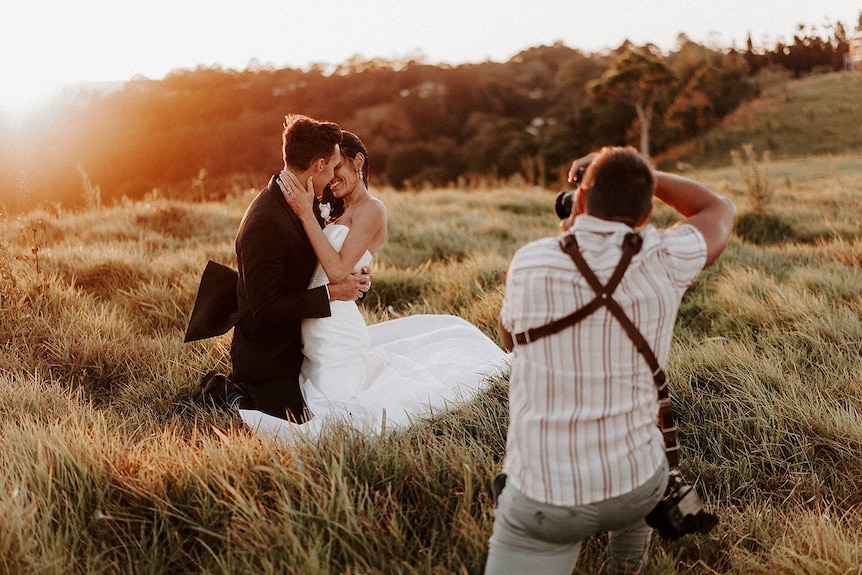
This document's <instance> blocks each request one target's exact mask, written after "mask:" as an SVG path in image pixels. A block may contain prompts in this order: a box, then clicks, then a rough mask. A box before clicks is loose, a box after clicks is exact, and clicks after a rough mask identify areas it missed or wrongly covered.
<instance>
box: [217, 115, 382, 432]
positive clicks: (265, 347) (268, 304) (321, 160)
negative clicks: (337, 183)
mask: <svg viewBox="0 0 862 575" xmlns="http://www.w3.org/2000/svg"><path fill="white" fill-rule="evenodd" d="M341 138H342V135H341V128H339V127H338V125H336V124H333V123H330V122H320V121H317V120H314V119H312V118H309V117H307V116H301V115H291V116H287V117H286V118H285V123H284V133H283V134H282V141H283V156H284V171H283V172H282V173H281V174H279V175H278V176H273V177H272V178H271V179H270V181H269V185H268V186H267V187H266V188H264V189H263V190H262V191H261V193H260V194H259V195H258V196H257V198H255V200H254V201H253V202H252V203H251V205H250V206H249V207H248V210H247V211H246V213H245V215H244V216H243V218H242V221H241V222H240V224H239V230H238V231H237V234H236V258H237V266H238V271H239V280H238V284H237V299H238V304H239V314H240V320H239V322H238V323H237V324H236V326H235V328H234V333H233V341H232V343H231V360H232V363H233V374H232V376H231V379H232V380H233V381H234V382H235V383H236V384H237V385H239V386H240V387H241V388H244V390H245V391H246V392H247V394H248V395H249V397H250V399H251V401H252V402H253V403H254V408H255V409H258V410H260V411H262V412H264V413H267V414H269V415H274V416H276V417H281V418H285V419H289V420H293V421H298V422H302V421H305V419H306V417H305V401H304V400H303V397H302V393H301V391H300V388H299V371H300V368H301V367H302V360H303V356H302V340H301V326H302V319H303V318H311V317H327V316H329V315H330V310H329V302H330V300H353V299H357V298H358V297H359V296H361V295H362V294H363V292H364V291H366V290H367V289H368V286H370V282H369V277H368V274H367V273H362V274H358V273H354V274H352V275H351V276H348V277H347V278H346V279H345V280H343V281H342V282H339V283H333V284H329V285H328V286H321V287H318V288H315V289H311V290H309V289H307V288H308V284H309V281H310V279H311V276H312V274H313V273H314V269H315V267H316V265H317V257H316V256H315V254H314V251H313V250H312V247H311V243H310V242H309V240H308V237H307V236H306V234H305V232H304V231H303V229H302V224H301V223H300V220H299V218H298V217H297V216H296V215H295V214H294V212H293V210H291V209H290V207H289V206H288V204H287V200H286V199H285V194H291V193H293V190H292V188H291V187H290V184H289V182H290V180H289V178H288V177H287V173H285V172H288V171H289V172H291V173H293V175H295V176H296V177H297V178H298V179H299V181H300V182H303V183H305V182H307V181H308V180H309V178H310V179H311V180H312V182H313V183H314V189H315V190H323V189H324V188H325V187H326V185H327V184H329V182H330V180H332V179H333V177H334V170H335V167H336V165H337V164H338V162H339V161H340V159H341V153H340V149H339V144H340V143H341ZM321 225H322V224H321ZM363 272H367V270H363Z"/></svg>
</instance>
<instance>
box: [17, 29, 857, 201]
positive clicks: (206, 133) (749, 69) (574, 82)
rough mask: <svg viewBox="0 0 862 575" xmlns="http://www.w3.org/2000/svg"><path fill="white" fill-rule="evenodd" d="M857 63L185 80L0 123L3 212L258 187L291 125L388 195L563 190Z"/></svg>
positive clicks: (348, 65)
mask: <svg viewBox="0 0 862 575" xmlns="http://www.w3.org/2000/svg"><path fill="white" fill-rule="evenodd" d="M815 40H816V41H815ZM846 52H847V38H846V35H845V34H844V32H843V27H842V26H841V25H840V24H838V25H836V26H835V27H833V29H832V34H831V35H830V36H829V37H828V38H826V39H822V38H819V37H815V36H811V35H800V36H798V37H797V38H796V41H795V43H794V44H793V45H792V46H790V47H789V48H788V47H787V46H782V45H779V46H776V47H775V49H774V50H771V51H764V52H756V51H755V50H754V49H753V47H752V46H751V44H750V43H749V46H748V49H747V50H746V51H736V50H717V49H714V48H710V47H705V46H703V45H700V44H697V43H695V42H692V41H690V40H688V39H687V38H686V37H685V36H680V39H679V42H678V46H677V49H675V50H674V51H672V52H670V53H666V54H665V53H661V52H660V51H659V50H658V49H656V48H655V47H654V46H651V45H647V46H640V47H639V46H634V45H631V44H629V43H626V44H623V45H622V46H620V47H619V48H618V49H616V50H614V51H612V52H610V53H605V54H587V53H584V52H582V51H579V50H576V49H572V48H569V47H567V46H565V45H563V44H560V43H558V44H554V45H553V46H540V47H535V48H531V49H528V50H525V51H523V52H521V53H520V54H518V55H517V56H515V57H514V58H512V59H511V60H510V61H508V62H505V63H495V62H484V63H476V64H464V65H460V66H433V65H428V64H425V63H422V62H419V61H407V62H392V61H380V60H372V61H359V60H352V61H348V62H345V63H343V64H341V65H339V66H337V67H335V68H334V69H324V68H323V67H313V68H311V69H309V70H298V69H291V68H286V69H273V68H271V67H249V68H247V69H246V70H243V71H235V70H225V69H221V68H197V69H194V70H181V71H176V72H174V73H172V74H170V75H168V76H167V77H166V78H164V79H162V80H149V79H144V78H141V79H134V80H132V81H130V82H127V83H126V84H124V86H123V87H122V89H120V90H117V91H113V92H110V93H100V92H93V93H90V94H82V95H78V98H77V99H76V101H74V102H71V101H70V102H66V103H58V104H56V105H55V106H54V107H52V108H51V109H49V110H47V111H46V112H45V113H44V114H43V115H42V116H41V117H40V118H39V119H38V121H37V120H34V121H33V122H31V123H30V124H28V125H26V126H25V127H24V129H22V130H20V131H18V132H17V133H16V132H15V131H13V130H12V129H11V128H10V127H8V126H6V127H5V128H4V127H3V125H2V124H0V156H2V157H3V158H4V160H3V162H2V165H0V210H2V211H3V212H6V213H8V212H9V211H19V210H23V209H31V208H32V207H34V206H35V205H39V204H45V203H47V204H49V205H51V204H54V205H56V204H60V205H63V206H67V207H74V206H78V205H81V204H82V203H87V204H99V203H113V202H115V201H118V200H119V199H121V198H124V197H126V198H132V199H138V198H142V197H144V196H145V195H147V194H150V193H154V191H156V192H157V193H160V194H162V195H168V196H173V197H184V198H188V199H203V198H217V197H220V196H222V195H224V194H226V193H229V192H230V191H231V190H234V189H245V188H247V187H258V186H260V185H262V183H263V181H264V180H263V179H262V178H263V177H265V175H266V174H269V173H274V172H275V171H277V170H278V169H280V167H281V164H282V160H281V153H280V148H281V141H280V134H281V122H282V120H283V117H284V115H285V114H287V113H303V114H308V115H311V116H314V117H317V118H320V119H326V120H331V121H335V122H338V123H339V124H341V125H342V127H344V128H345V129H348V130H351V131H353V132H356V133H357V134H359V135H360V137H361V138H362V139H363V140H364V141H365V143H366V145H367V146H368V148H369V151H370V155H371V158H370V166H371V174H372V177H373V179H374V183H375V184H377V185H391V186H394V187H396V188H399V189H404V188H416V187H420V186H422V185H424V184H425V183H430V184H433V185H445V184H448V183H452V182H459V183H460V184H461V185H466V186H469V185H471V184H474V183H476V182H480V181H487V180H488V179H491V180H495V181H496V180H499V179H508V178H513V177H517V178H520V179H521V180H522V181H523V182H524V183H525V184H526V185H540V186H543V187H554V186H557V185H561V184H562V182H563V174H564V173H565V170H566V169H567V167H568V164H569V162H570V161H571V159H572V158H573V157H574V156H577V155H579V154H582V153H585V152H587V151H589V150H592V149H594V148H596V147H597V146H601V145H606V144H629V143H631V144H634V145H640V146H641V147H642V148H644V147H645V146H646V147H647V149H646V150H644V151H646V152H653V153H658V152H661V151H662V150H664V149H667V148H668V147H669V146H671V145H673V144H675V143H679V142H682V141H685V140H687V139H689V138H692V137H694V136H696V135H698V134H700V133H702V132H704V131H705V130H708V129H709V128H710V127H712V126H713V125H715V124H716V123H717V122H719V121H720V120H721V119H722V118H723V117H724V116H725V115H727V114H728V113H729V112H731V111H732V110H734V109H735V108H736V107H737V106H739V105H740V104H741V103H742V102H744V101H746V100H748V99H750V98H752V97H754V96H755V95H756V94H757V93H758V86H757V84H756V82H755V81H754V80H753V76H752V75H753V74H754V73H755V72H757V71H758V70H760V69H762V68H764V67H769V66H783V67H787V68H788V69H791V70H792V71H793V72H794V73H797V74H802V73H805V72H809V71H812V70H819V69H823V67H824V66H825V67H827V68H828V69H830V70H837V69H840V67H841V64H842V63H843V54H845V53H846Z"/></svg>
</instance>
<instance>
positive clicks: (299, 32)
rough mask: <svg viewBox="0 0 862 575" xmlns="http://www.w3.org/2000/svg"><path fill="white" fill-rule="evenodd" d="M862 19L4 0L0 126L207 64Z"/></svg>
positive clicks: (467, 50)
mask: <svg viewBox="0 0 862 575" xmlns="http://www.w3.org/2000/svg"><path fill="white" fill-rule="evenodd" d="M860 12H862V0H714V1H703V0H636V1H635V0H605V1H603V2H584V1H580V0H526V1H519V0H492V1H487V0H485V1H479V0H432V1H426V0H278V1H277V0H206V1H203V0H200V1H198V0H147V1H145V2H142V1H140V0H135V1H130V0H0V116H5V117H6V118H13V119H16V118H21V117H22V116H23V115H25V114H26V113H27V112H28V111H29V110H33V109H35V108H38V107H40V106H44V105H45V104H46V103H48V102H49V101H50V100H51V99H54V98H56V97H57V95H58V94H59V93H60V91H61V90H62V89H63V87H65V86H70V85H76V84H78V83H81V82H122V81H127V80H130V79H132V78H134V77H136V76H144V77H147V78H150V79H154V80H157V79H161V78H164V77H165V76H166V75H167V74H168V73H170V72H171V71H172V70H180V69H193V68H195V67H198V66H205V67H211V66H221V67H222V68H226V69H227V68H230V69H235V70H243V69H245V68H247V67H248V66H249V64H250V63H251V62H252V61H257V62H258V63H260V64H263V65H272V66H274V67H276V68H282V67H291V68H302V69H305V68H307V67H308V66H310V65H311V64H314V63H319V64H333V65H334V64H340V63H343V62H345V61H347V60H348V59H350V58H353V57H357V56H358V57H359V58H360V59H362V60H370V59H372V58H383V59H387V60H398V59H405V58H410V57H415V58H422V59H424V61H425V62H427V63H429V64H440V63H447V64H453V65H457V64H462V63H468V62H473V63H478V62H483V61H485V60H493V61H497V62H505V61H507V60H509V59H510V58H512V57H513V56H514V55H516V54H517V53H518V52H520V51H522V50H524V49H527V48H531V47H536V46H541V45H551V44H553V43H555V42H558V41H560V42H563V43H564V44H565V45H567V46H569V47H570V48H576V49H580V50H583V51H585V52H598V51H602V50H605V49H609V48H616V47H618V46H619V45H620V44H622V42H623V41H624V40H627V39H628V40H631V41H632V42H634V43H636V44H645V43H653V44H656V45H657V46H659V47H660V48H662V49H663V50H672V49H673V48H674V47H675V46H676V42H677V38H678V36H679V34H680V33H684V34H686V36H688V37H689V38H690V39H691V40H694V41H696V42H699V43H701V44H705V45H709V46H714V47H730V46H736V47H738V48H742V49H744V48H745V44H746V40H747V38H748V37H749V35H750V36H751V38H752V40H753V42H754V45H755V46H756V47H766V48H772V47H773V46H774V45H775V43H776V42H778V41H782V40H783V41H787V42H789V41H792V38H793V34H794V33H795V32H796V29H797V25H798V24H804V25H805V26H806V27H807V28H806V29H807V30H810V26H816V30H817V32H818V33H820V34H823V35H824V36H825V35H827V34H828V33H829V32H828V31H827V30H826V29H825V25H826V24H832V23H835V22H836V21H841V22H842V23H843V24H844V26H845V29H846V30H847V32H848V34H849V33H852V31H853V29H854V28H855V27H856V24H857V23H858V19H859V14H860Z"/></svg>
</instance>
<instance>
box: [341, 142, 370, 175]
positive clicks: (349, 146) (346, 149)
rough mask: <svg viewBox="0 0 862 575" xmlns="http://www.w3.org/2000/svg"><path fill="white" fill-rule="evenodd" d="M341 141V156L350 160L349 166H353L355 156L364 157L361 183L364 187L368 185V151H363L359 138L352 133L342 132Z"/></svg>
mask: <svg viewBox="0 0 862 575" xmlns="http://www.w3.org/2000/svg"><path fill="white" fill-rule="evenodd" d="M341 133H342V136H343V138H342V139H341V155H342V156H344V157H345V158H347V159H348V160H350V165H351V166H352V165H353V158H355V157H356V154H362V155H363V156H365V165H364V166H362V181H363V183H365V185H366V186H367V185H368V150H366V149H365V144H363V143H362V140H360V139H359V136H357V135H356V134H354V133H353V132H348V131H347V130H342V132H341Z"/></svg>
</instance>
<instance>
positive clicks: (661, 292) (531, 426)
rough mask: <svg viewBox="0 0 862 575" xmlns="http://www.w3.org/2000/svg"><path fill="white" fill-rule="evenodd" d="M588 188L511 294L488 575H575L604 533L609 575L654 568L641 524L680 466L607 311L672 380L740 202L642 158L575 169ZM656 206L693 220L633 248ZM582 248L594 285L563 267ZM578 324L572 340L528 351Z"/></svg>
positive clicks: (522, 257) (524, 258)
mask: <svg viewBox="0 0 862 575" xmlns="http://www.w3.org/2000/svg"><path fill="white" fill-rule="evenodd" d="M583 168H586V170H585V171H584V170H583ZM579 172H580V173H581V174H583V180H582V182H581V184H580V187H579V188H578V189H577V190H576V191H575V192H574V193H573V194H572V202H571V206H572V209H571V214H570V215H569V216H568V217H566V218H565V219H564V220H563V221H562V222H561V224H560V225H561V229H562V230H563V233H562V235H561V236H560V237H559V238H544V239H540V240H536V241H534V242H531V243H529V244H527V245H525V246H523V247H522V248H520V249H519V250H518V251H517V253H516V254H515V255H514V257H513V259H512V262H511V264H510V266H509V271H508V276H507V279H506V295H505V298H504V301H503V306H502V309H501V312H500V333H501V337H502V339H503V342H504V345H505V347H506V348H507V349H508V350H510V351H512V350H513V349H514V353H513V359H512V372H511V377H510V382H509V412H510V422H509V429H508V435H507V445H506V457H505V460H504V463H503V472H504V474H505V478H506V483H505V487H504V488H503V489H502V492H501V493H500V494H499V497H498V500H497V509H496V512H495V521H494V530H493V534H492V536H491V539H490V548H489V554H488V561H487V565H486V571H485V572H486V573H488V574H495V573H566V574H569V573H571V572H572V570H573V569H574V567H575V564H576V562H577V559H578V555H579V553H580V549H581V542H582V540H583V539H584V538H585V537H588V536H590V535H592V534H594V533H597V532H601V531H608V532H609V539H608V553H607V555H608V557H607V560H606V561H605V564H604V566H603V571H604V572H605V573H611V572H613V573H635V572H639V571H641V570H642V569H643V568H644V565H645V563H646V559H647V551H648V548H649V542H650V537H651V535H652V529H651V528H650V527H649V526H647V524H646V523H645V521H644V517H645V516H646V515H647V513H649V512H650V511H651V510H652V509H653V507H655V505H656V503H657V502H658V501H659V500H660V499H661V497H662V494H663V493H664V490H665V486H666V484H667V481H668V463H667V458H666V456H665V447H664V443H663V439H662V434H661V432H660V431H659V429H658V427H657V425H656V423H657V413H658V405H657V394H656V387H655V382H654V380H653V373H652V370H651V369H650V368H649V366H648V365H647V362H646V361H644V357H642V355H641V354H640V353H638V349H636V347H635V345H634V344H633V342H632V338H631V336H630V334H629V333H627V331H626V329H624V327H623V325H622V321H618V320H617V319H616V318H615V317H613V315H612V314H611V313H610V309H609V307H610V306H608V305H605V302H604V301H603V300H605V299H607V298H612V299H613V300H614V301H615V302H616V303H617V304H619V308H621V310H622V312H624V314H625V315H626V316H627V317H628V318H630V320H631V322H632V323H633V324H634V325H635V326H636V328H637V330H639V331H640V333H641V334H642V335H643V336H644V338H645V339H646V342H647V343H648V345H649V346H650V347H651V348H652V351H653V352H654V354H655V356H656V358H657V359H658V362H659V364H660V365H664V364H665V363H666V360H667V356H668V350H669V347H670V344H671V339H672V336H673V327H674V323H675V320H676V314H677V311H678V309H679V305H680V301H681V300H682V296H683V294H684V293H685V290H686V289H687V288H688V287H689V286H690V285H691V284H692V283H693V282H694V280H695V278H696V277H697V276H698V274H699V273H700V271H701V270H702V269H703V268H704V267H705V266H707V265H709V264H711V263H712V262H713V261H715V259H716V258H717V257H718V256H719V255H720V254H721V252H722V251H723V250H724V248H725V246H726V245H727V241H728V238H729V236H730V233H731V230H732V228H733V223H734V218H735V213H736V210H735V207H734V205H733V203H732V202H731V201H730V200H729V199H727V198H723V197H721V196H718V195H716V194H715V193H713V192H712V191H710V190H709V189H707V188H706V187H704V186H702V185H700V184H698V183H696V182H694V181H692V180H689V179H687V178H683V177H680V176H674V175H671V174H666V173H662V172H653V171H651V170H650V168H649V166H648V165H647V163H646V162H645V161H644V159H643V158H642V157H641V156H640V155H639V154H638V153H637V152H635V151H634V150H633V149H631V148H603V149H602V150H600V151H599V152H597V153H592V154H589V155H587V156H585V157H583V158H580V159H577V160H575V161H574V162H573V164H572V168H571V171H570V172H569V178H570V179H574V178H575V176H576V175H578V174H579ZM653 195H655V197H657V198H658V199H660V200H662V201H663V202H665V203H666V204H668V205H669V206H671V207H672V208H674V209H675V210H676V211H677V212H679V213H680V214H681V215H682V216H683V217H684V218H685V219H684V220H683V221H682V222H680V223H678V224H676V225H674V226H673V227H671V228H669V229H665V230H659V229H657V228H655V227H654V226H652V225H647V226H646V227H644V228H643V229H642V230H641V231H640V234H639V235H637V236H635V235H634V234H633V233H632V232H633V228H636V227H639V226H642V225H644V224H645V222H646V220H647V219H648V218H649V216H650V213H651V212H652V198H653ZM641 240H642V241H641ZM624 243H626V244H628V243H631V244H632V245H635V244H636V247H631V248H630V247H625V248H624ZM572 247H574V249H575V250H577V251H578V252H579V253H580V256H582V259H581V262H582V264H583V265H586V266H588V268H589V270H591V272H590V273H589V274H587V273H586V272H583V273H582V271H581V269H582V268H581V267H579V266H580V265H581V264H577V265H576V258H575V255H570V252H567V251H564V249H567V250H571V249H572ZM632 254H633V255H632ZM629 257H630V258H631V259H630V261H628V258H629ZM587 275H590V276H594V277H587ZM595 280H598V283H600V284H601V286H604V287H602V288H601V289H598V288H597V287H596V285H597V283H596V281H595ZM591 281H592V283H591ZM581 309H586V313H584V314H583V317H580V318H579V319H578V320H576V323H571V322H569V323H571V326H570V327H566V328H564V329H559V331H556V332H553V333H550V335H548V334H542V335H543V336H542V337H540V338H538V339H537V338H535V337H531V334H535V333H537V331H536V330H535V329H534V328H537V327H538V326H546V325H547V324H549V322H553V321H554V320H558V319H560V318H564V317H565V316H568V315H570V314H571V315H572V316H574V315H576V314H573V313H572V312H573V311H574V310H578V311H580V310H581ZM569 323H567V324H566V325H569ZM531 330H532V331H531ZM544 335H547V337H544ZM516 341H517V345H516Z"/></svg>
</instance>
